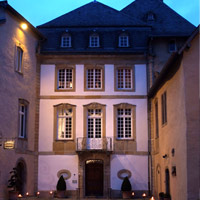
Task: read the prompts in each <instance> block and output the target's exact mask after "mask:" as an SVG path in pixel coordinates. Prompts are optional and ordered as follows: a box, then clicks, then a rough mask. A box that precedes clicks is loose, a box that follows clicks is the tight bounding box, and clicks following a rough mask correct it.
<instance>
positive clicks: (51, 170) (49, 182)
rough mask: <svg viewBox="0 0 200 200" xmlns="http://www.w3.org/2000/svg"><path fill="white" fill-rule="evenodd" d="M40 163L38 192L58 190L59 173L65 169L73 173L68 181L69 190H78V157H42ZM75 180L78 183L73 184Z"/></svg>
mask: <svg viewBox="0 0 200 200" xmlns="http://www.w3.org/2000/svg"><path fill="white" fill-rule="evenodd" d="M38 163H39V164H38V191H50V190H56V185H57V182H58V177H57V173H58V171H60V170H63V169H65V170H69V171H70V172H71V178H70V179H68V180H66V185H67V190H76V188H78V156H77V155H48V156H47V155H44V156H42V155H40V156H39V161H38ZM73 180H76V181H77V183H72V181H73Z"/></svg>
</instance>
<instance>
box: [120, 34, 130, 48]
mask: <svg viewBox="0 0 200 200" xmlns="http://www.w3.org/2000/svg"><path fill="white" fill-rule="evenodd" d="M128 46H129V37H128V35H121V36H119V47H128Z"/></svg>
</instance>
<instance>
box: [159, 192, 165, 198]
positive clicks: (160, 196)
mask: <svg viewBox="0 0 200 200" xmlns="http://www.w3.org/2000/svg"><path fill="white" fill-rule="evenodd" d="M164 197H165V193H164V192H160V193H159V200H164Z"/></svg>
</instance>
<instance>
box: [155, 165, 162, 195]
mask: <svg viewBox="0 0 200 200" xmlns="http://www.w3.org/2000/svg"><path fill="white" fill-rule="evenodd" d="M161 191H162V180H161V167H160V165H157V167H156V196H157V197H158V196H159V193H160V192H161Z"/></svg>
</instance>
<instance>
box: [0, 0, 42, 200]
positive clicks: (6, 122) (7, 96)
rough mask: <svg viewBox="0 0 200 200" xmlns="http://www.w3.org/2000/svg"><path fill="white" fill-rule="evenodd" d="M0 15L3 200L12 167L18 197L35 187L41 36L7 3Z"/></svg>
mask: <svg viewBox="0 0 200 200" xmlns="http://www.w3.org/2000/svg"><path fill="white" fill-rule="evenodd" d="M0 16H1V17H0V32H1V37H0V43H1V48H0V66H1V73H0V85H1V87H0V109H1V114H0V163H1V164H0V199H2V200H5V199H7V193H8V192H7V189H8V188H7V185H8V179H9V178H10V171H11V170H12V169H13V168H14V167H16V168H17V170H18V171H19V176H20V178H21V180H22V183H21V185H20V188H18V189H19V192H20V193H21V194H23V195H24V194H25V193H26V192H27V191H28V192H30V193H34V191H35V190H36V188H37V185H36V184H34V182H35V181H34V179H35V178H34V175H33V174H35V170H36V168H37V156H36V152H37V146H36V143H35V135H36V134H35V133H36V125H35V117H36V107H37V102H36V63H37V62H36V56H35V52H36V46H37V45H38V40H40V39H41V38H42V35H41V34H40V33H39V32H38V30H37V29H35V28H34V27H33V26H32V25H31V24H30V23H28V22H27V21H26V19H24V18H23V17H22V16H21V15H20V14H19V13H17V12H16V11H15V10H14V9H13V8H12V7H10V6H9V5H8V4H7V2H0ZM22 23H25V24H26V25H27V26H28V28H27V29H26V30H23V29H22V28H21V25H22Z"/></svg>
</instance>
